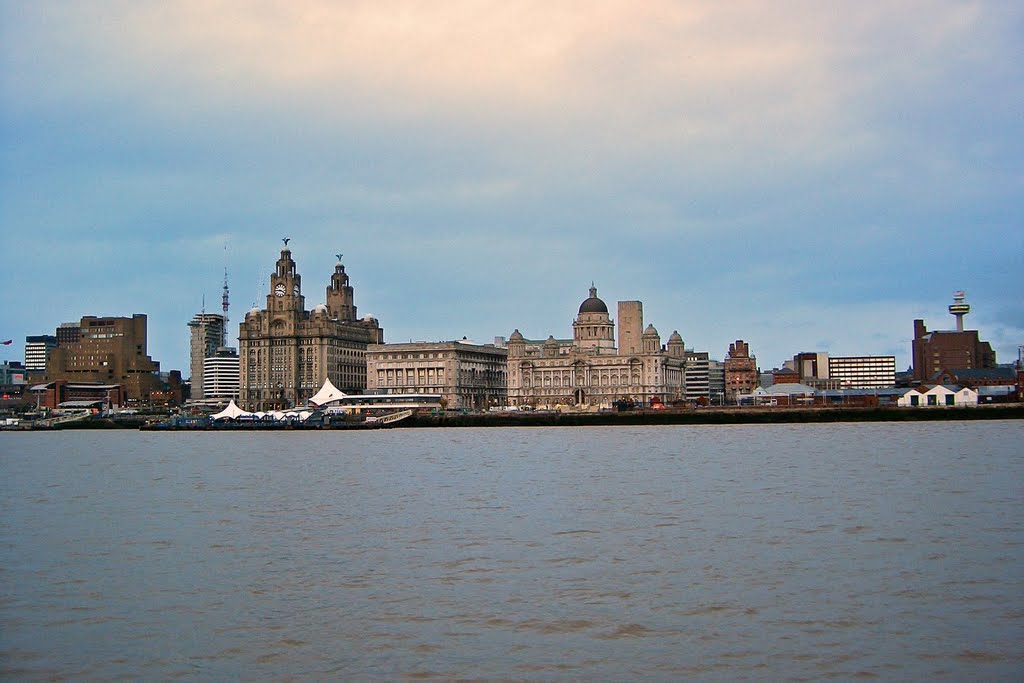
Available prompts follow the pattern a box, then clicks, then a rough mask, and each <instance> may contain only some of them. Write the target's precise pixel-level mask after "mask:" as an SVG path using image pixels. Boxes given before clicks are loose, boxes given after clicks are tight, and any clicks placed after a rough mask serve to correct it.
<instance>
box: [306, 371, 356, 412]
mask: <svg viewBox="0 0 1024 683" xmlns="http://www.w3.org/2000/svg"><path fill="white" fill-rule="evenodd" d="M345 396H347V394H346V393H345V392H343V391H342V390H341V389H339V388H338V387H336V386H334V385H333V384H332V383H331V378H330V377H328V378H327V379H325V380H324V385H323V386H322V387H320V391H318V392H316V396H314V397H312V398H311V399H309V402H310V403H313V404H315V405H317V406H325V405H327V404H328V403H330V402H331V401H337V400H338V399H341V398H345Z"/></svg>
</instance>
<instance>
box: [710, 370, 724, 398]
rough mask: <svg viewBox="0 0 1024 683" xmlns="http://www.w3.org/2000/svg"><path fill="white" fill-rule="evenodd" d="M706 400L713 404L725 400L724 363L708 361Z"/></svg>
mask: <svg viewBox="0 0 1024 683" xmlns="http://www.w3.org/2000/svg"><path fill="white" fill-rule="evenodd" d="M708 400H709V401H710V402H711V403H713V404H715V405H722V402H723V401H725V363H723V362H722V361H720V360H713V359H712V360H709V361H708Z"/></svg>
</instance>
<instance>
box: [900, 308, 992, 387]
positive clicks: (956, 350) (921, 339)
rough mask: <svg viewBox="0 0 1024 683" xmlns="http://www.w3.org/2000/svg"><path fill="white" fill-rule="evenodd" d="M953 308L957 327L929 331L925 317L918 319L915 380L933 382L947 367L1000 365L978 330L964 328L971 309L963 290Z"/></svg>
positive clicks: (966, 367)
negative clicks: (965, 300) (954, 328)
mask: <svg viewBox="0 0 1024 683" xmlns="http://www.w3.org/2000/svg"><path fill="white" fill-rule="evenodd" d="M949 312H950V313H951V314H952V315H953V317H954V318H956V326H957V329H956V330H935V331H931V332H929V331H928V328H927V327H925V324H924V320H915V321H914V341H913V346H912V350H913V363H914V381H915V382H931V381H932V380H933V378H935V377H936V376H937V375H938V374H939V373H941V372H942V371H943V370H949V371H954V372H955V371H957V370H968V369H974V368H994V367H996V353H995V351H994V350H993V349H992V346H991V344H989V343H988V342H986V341H982V340H981V338H980V337H979V335H978V331H977V330H964V329H963V317H964V316H965V315H967V314H968V313H969V312H970V306H969V305H968V304H965V303H964V295H963V292H956V293H955V294H954V303H953V304H952V305H950V307H949Z"/></svg>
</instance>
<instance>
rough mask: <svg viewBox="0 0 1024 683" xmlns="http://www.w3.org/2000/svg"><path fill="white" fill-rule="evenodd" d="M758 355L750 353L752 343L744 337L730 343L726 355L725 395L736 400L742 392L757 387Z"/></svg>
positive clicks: (748, 391) (730, 399)
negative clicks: (744, 339) (748, 342)
mask: <svg viewBox="0 0 1024 683" xmlns="http://www.w3.org/2000/svg"><path fill="white" fill-rule="evenodd" d="M757 380H758V370H757V357H756V356H751V355H750V345H749V344H747V342H745V341H743V340H742V339H737V340H736V341H735V342H733V343H732V344H729V353H728V354H727V355H726V357H725V395H726V398H727V399H728V400H729V401H735V400H737V398H738V397H739V395H740V394H749V393H750V392H752V391H753V390H754V388H755V387H757Z"/></svg>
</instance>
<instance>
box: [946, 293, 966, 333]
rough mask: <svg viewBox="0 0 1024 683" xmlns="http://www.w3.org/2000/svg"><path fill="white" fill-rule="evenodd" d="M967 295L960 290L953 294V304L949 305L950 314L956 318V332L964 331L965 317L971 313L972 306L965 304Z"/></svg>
mask: <svg viewBox="0 0 1024 683" xmlns="http://www.w3.org/2000/svg"><path fill="white" fill-rule="evenodd" d="M966 298H967V295H966V294H964V292H963V290H960V289H958V290H957V291H955V292H953V303H951V304H950V305H949V312H950V314H951V315H953V316H955V317H956V331H957V332H963V331H964V316H965V315H967V314H968V313H970V312H971V306H970V304H965V303H964V299H966Z"/></svg>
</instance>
